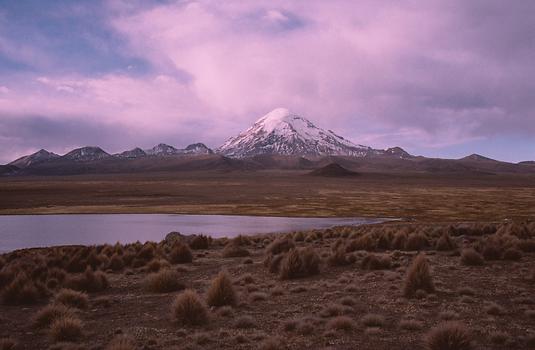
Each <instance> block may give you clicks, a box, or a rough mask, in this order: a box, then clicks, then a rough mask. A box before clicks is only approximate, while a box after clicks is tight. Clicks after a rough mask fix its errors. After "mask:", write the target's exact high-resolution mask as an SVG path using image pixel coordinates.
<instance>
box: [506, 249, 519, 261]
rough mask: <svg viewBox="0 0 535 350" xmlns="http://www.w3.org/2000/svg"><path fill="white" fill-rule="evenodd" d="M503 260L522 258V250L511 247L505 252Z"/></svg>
mask: <svg viewBox="0 0 535 350" xmlns="http://www.w3.org/2000/svg"><path fill="white" fill-rule="evenodd" d="M502 258H503V260H510V261H518V260H520V259H522V252H521V251H520V250H518V249H515V248H509V249H507V250H506V251H505V252H503V256H502Z"/></svg>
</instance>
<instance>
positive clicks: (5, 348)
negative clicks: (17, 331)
mask: <svg viewBox="0 0 535 350" xmlns="http://www.w3.org/2000/svg"><path fill="white" fill-rule="evenodd" d="M17 346H18V343H17V341H16V340H15V339H12V338H0V350H15V349H17Z"/></svg>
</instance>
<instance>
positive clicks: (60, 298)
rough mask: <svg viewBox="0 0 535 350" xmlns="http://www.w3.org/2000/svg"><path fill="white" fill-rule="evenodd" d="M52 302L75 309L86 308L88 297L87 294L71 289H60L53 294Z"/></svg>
mask: <svg viewBox="0 0 535 350" xmlns="http://www.w3.org/2000/svg"><path fill="white" fill-rule="evenodd" d="M54 303H56V304H62V305H65V306H67V307H75V308H77V309H87V306H88V304H89V298H88V296H87V294H85V293H83V292H78V291H75V290H72V289H61V290H60V291H59V292H58V293H57V294H56V295H55V296H54Z"/></svg>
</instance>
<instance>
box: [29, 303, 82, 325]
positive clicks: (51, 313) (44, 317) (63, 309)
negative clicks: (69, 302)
mask: <svg viewBox="0 0 535 350" xmlns="http://www.w3.org/2000/svg"><path fill="white" fill-rule="evenodd" d="M72 316H74V311H73V310H72V309H70V308H68V307H67V306H65V305H62V304H58V305H47V306H45V307H44V308H42V309H41V310H39V311H38V312H37V314H36V315H35V316H34V317H33V325H34V326H35V327H36V328H47V327H49V326H50V325H51V324H52V323H53V322H54V321H56V320H57V319H60V318H63V317H72Z"/></svg>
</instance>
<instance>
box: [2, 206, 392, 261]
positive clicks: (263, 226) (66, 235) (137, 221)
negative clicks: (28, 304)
mask: <svg viewBox="0 0 535 350" xmlns="http://www.w3.org/2000/svg"><path fill="white" fill-rule="evenodd" d="M382 221H385V219H369V218H366V219H364V218H288V217H262V216H241V215H168V214H82V215H0V252H6V251H11V250H15V249H21V248H31V247H48V246H54V245H68V244H84V245H90V244H103V243H115V242H121V243H131V242H135V241H141V242H145V241H161V240H162V239H163V238H164V237H165V235H166V234H167V233H169V232H171V231H179V232H181V233H183V234H194V233H197V234H199V233H202V234H206V235H210V236H212V237H223V236H225V237H233V236H237V235H239V234H245V235H246V234H261V233H275V232H289V231H295V230H307V229H324V228H329V227H332V226H337V225H361V224H366V223H378V222H382Z"/></svg>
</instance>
